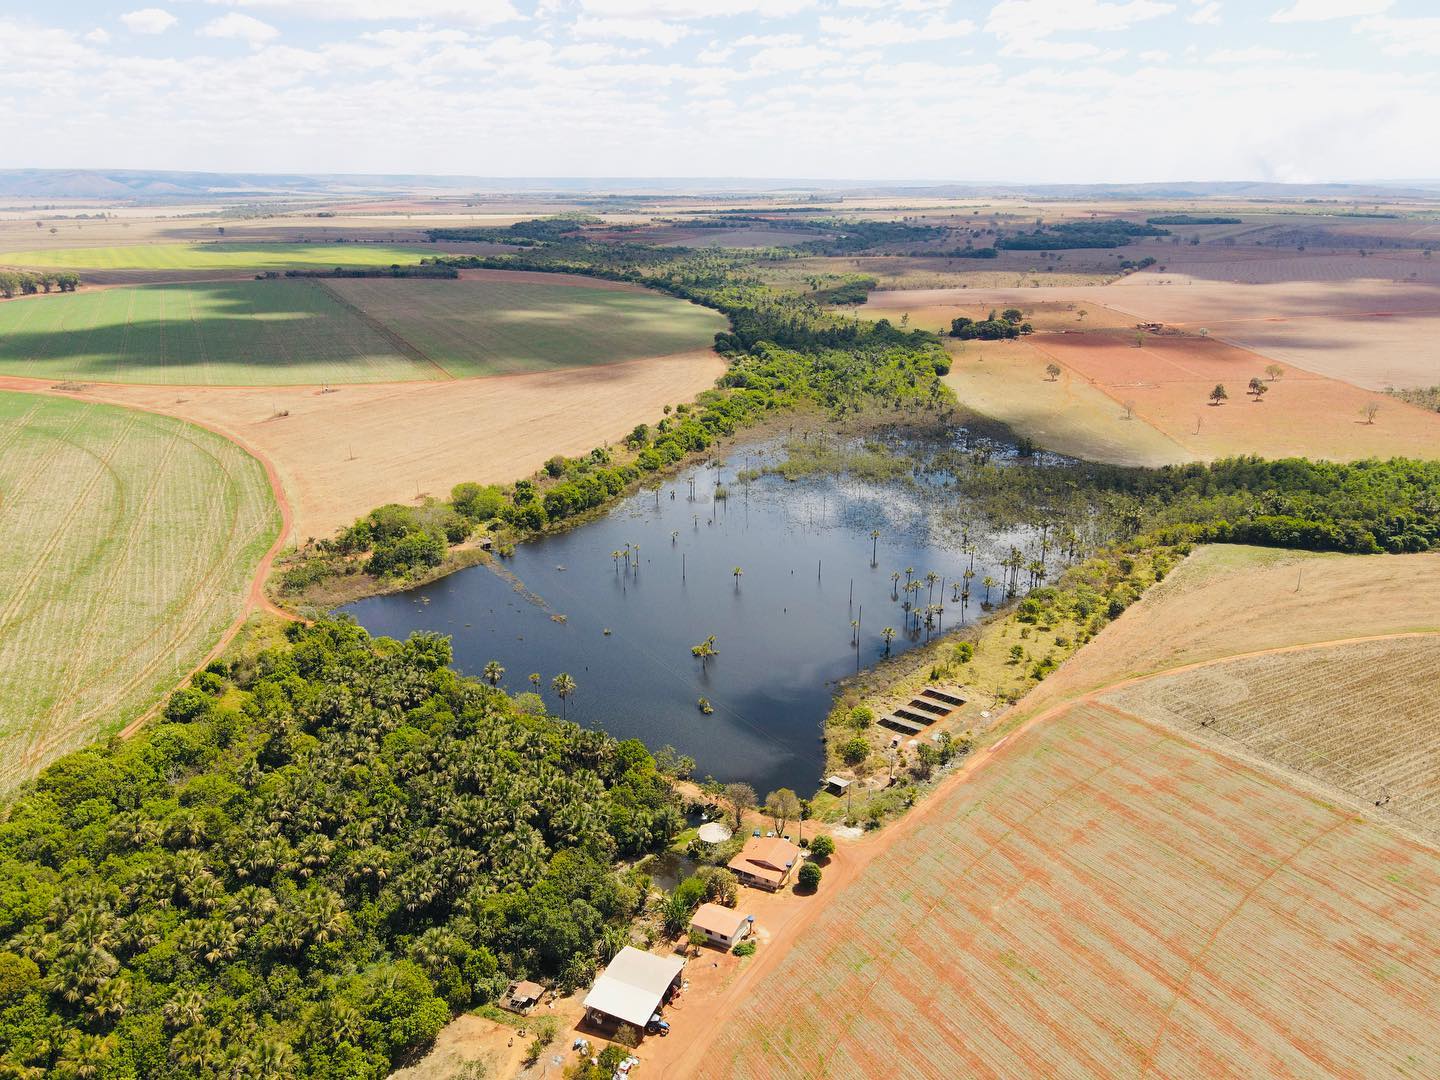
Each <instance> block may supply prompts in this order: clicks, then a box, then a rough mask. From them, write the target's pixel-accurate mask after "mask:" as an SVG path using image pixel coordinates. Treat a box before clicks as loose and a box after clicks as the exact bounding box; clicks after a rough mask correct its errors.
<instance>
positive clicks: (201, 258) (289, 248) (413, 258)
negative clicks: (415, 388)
mask: <svg viewBox="0 0 1440 1080" xmlns="http://www.w3.org/2000/svg"><path fill="white" fill-rule="evenodd" d="M444 250H445V249H444V247H443V246H441V247H436V246H434V245H431V244H275V243H264V242H260V243H241V242H235V243H226V242H223V241H217V242H214V243H211V242H208V241H207V242H205V243H199V244H124V245H120V246H117V247H97V248H47V249H45V250H43V251H9V252H0V266H20V267H35V268H44V269H62V270H80V271H84V270H257V271H258V270H307V269H312V270H313V269H318V270H325V269H329V268H332V267H336V266H393V265H395V264H397V263H398V264H400V265H401V266H406V265H411V264H414V263H418V262H419V261H420V260H421V259H422V258H426V257H433V256H435V255H438V254H442V253H443V252H444Z"/></svg>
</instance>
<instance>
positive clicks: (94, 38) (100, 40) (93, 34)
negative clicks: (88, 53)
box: [85, 26, 110, 45]
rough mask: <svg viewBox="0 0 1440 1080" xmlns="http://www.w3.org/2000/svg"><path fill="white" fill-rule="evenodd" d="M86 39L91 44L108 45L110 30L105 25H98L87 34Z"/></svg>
mask: <svg viewBox="0 0 1440 1080" xmlns="http://www.w3.org/2000/svg"><path fill="white" fill-rule="evenodd" d="M85 40H86V41H88V42H90V44H91V45H108V44H109V43H110V31H109V30H106V29H105V28H104V27H103V26H97V27H95V29H94V30H91V31H90V32H89V33H88V34H86V35H85Z"/></svg>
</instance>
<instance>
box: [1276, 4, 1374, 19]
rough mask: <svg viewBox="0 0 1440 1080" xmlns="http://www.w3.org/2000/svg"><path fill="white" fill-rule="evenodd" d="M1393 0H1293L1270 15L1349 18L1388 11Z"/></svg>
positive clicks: (1295, 17)
mask: <svg viewBox="0 0 1440 1080" xmlns="http://www.w3.org/2000/svg"><path fill="white" fill-rule="evenodd" d="M1392 3H1393V0H1295V3H1293V4H1291V5H1290V6H1289V7H1288V8H1283V9H1281V10H1280V11H1277V12H1275V14H1274V15H1271V16H1270V21H1271V22H1276V23H1289V22H1322V21H1324V20H1326V19H1349V18H1353V17H1355V16H1357V15H1379V14H1380V13H1382V12H1385V11H1389V10H1390V6H1391V4H1392Z"/></svg>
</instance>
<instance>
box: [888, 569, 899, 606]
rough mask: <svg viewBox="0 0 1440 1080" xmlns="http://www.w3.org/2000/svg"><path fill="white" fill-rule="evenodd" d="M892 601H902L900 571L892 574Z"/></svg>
mask: <svg viewBox="0 0 1440 1080" xmlns="http://www.w3.org/2000/svg"><path fill="white" fill-rule="evenodd" d="M890 599H891V600H898V599H900V571H899V570H895V571H893V572H892V573H891V574H890Z"/></svg>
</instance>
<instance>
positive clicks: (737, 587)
mask: <svg viewBox="0 0 1440 1080" xmlns="http://www.w3.org/2000/svg"><path fill="white" fill-rule="evenodd" d="M730 573H731V575H732V576H733V577H734V578H735V591H736V592H739V591H740V575H741V574H743V573H745V571H744V570H741V569H740V567H738V566H737V567H735V569H734V570H731V571H730Z"/></svg>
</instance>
